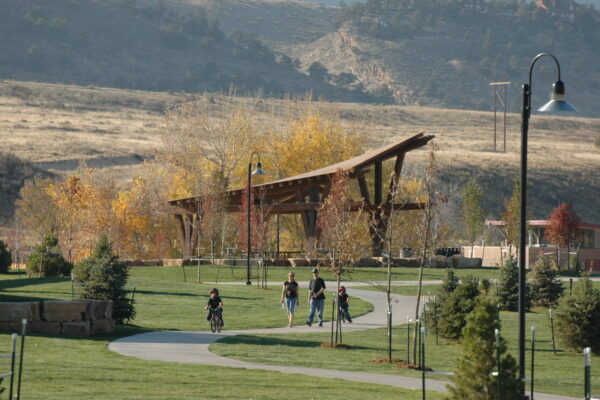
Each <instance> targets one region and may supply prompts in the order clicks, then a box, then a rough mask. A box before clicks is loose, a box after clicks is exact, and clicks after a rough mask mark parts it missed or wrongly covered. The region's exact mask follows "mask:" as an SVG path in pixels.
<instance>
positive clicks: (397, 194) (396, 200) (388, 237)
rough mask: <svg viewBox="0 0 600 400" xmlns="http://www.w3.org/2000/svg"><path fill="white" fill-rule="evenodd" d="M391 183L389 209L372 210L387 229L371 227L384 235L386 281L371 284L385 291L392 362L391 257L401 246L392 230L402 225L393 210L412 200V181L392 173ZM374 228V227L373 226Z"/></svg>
mask: <svg viewBox="0 0 600 400" xmlns="http://www.w3.org/2000/svg"><path fill="white" fill-rule="evenodd" d="M391 179H392V184H391V187H390V196H391V208H390V210H389V211H387V212H384V211H382V210H374V211H372V212H378V213H380V215H383V216H384V218H385V219H384V221H383V222H384V224H385V225H386V227H387V229H386V230H385V231H382V230H381V229H373V231H375V232H382V233H383V234H384V237H381V238H380V239H381V240H382V241H383V242H384V244H385V245H386V246H387V257H386V266H387V282H386V284H384V285H381V284H378V283H373V284H372V285H373V286H375V287H377V288H378V289H379V290H381V291H383V292H385V294H386V302H387V337H388V341H387V360H388V362H392V316H393V315H392V295H391V294H392V257H393V252H394V250H395V249H396V248H397V249H398V251H399V249H400V248H402V246H403V243H404V242H403V237H400V238H398V239H399V240H398V241H397V242H396V240H395V239H396V238H395V236H397V235H394V232H396V231H400V229H398V228H399V227H400V226H402V221H401V220H400V219H399V218H397V214H399V213H398V212H394V211H395V210H394V208H395V207H397V206H399V207H398V208H399V209H401V208H402V206H404V205H406V204H407V203H408V202H409V201H411V200H414V194H415V193H414V190H413V186H414V181H411V180H410V179H409V180H404V179H402V178H401V177H399V176H396V175H395V174H393V173H392V177H391ZM370 221H371V224H377V223H379V222H378V221H377V220H376V219H375V218H370ZM373 228H376V227H373Z"/></svg>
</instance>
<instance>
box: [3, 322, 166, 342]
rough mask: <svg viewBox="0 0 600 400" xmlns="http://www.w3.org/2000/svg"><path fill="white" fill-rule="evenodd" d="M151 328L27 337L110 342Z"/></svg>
mask: <svg viewBox="0 0 600 400" xmlns="http://www.w3.org/2000/svg"><path fill="white" fill-rule="evenodd" d="M153 331H154V330H153V329H147V328H144V327H141V326H137V325H117V327H116V329H115V331H114V332H113V333H107V334H103V335H95V336H63V335H49V334H47V333H37V332H30V333H27V337H39V338H47V339H64V340H86V341H89V342H107V343H110V342H112V341H114V340H117V339H120V338H123V337H127V336H132V335H137V334H140V333H147V332H153ZM5 332H9V331H0V333H5Z"/></svg>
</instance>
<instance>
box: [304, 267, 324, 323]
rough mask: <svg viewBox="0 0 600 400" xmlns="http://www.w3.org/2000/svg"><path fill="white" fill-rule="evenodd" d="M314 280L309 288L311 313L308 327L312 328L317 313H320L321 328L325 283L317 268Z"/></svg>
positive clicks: (313, 271)
mask: <svg viewBox="0 0 600 400" xmlns="http://www.w3.org/2000/svg"><path fill="white" fill-rule="evenodd" d="M312 274H313V279H312V280H311V281H310V284H309V286H308V304H309V305H310V313H309V314H308V320H307V321H306V325H308V326H311V325H312V322H313V318H314V317H315V312H317V311H318V318H319V326H323V309H324V307H325V294H323V292H324V291H325V281H324V280H323V279H322V278H320V277H319V270H318V269H317V268H315V269H313V270H312Z"/></svg>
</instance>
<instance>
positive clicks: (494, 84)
mask: <svg viewBox="0 0 600 400" xmlns="http://www.w3.org/2000/svg"><path fill="white" fill-rule="evenodd" d="M504 79H505V81H504V82H490V86H492V87H493V89H494V151H496V142H497V123H496V120H497V105H498V101H500V104H502V106H503V107H504V125H503V131H504V152H505V153H506V108H507V95H508V89H507V88H508V85H510V82H507V81H506V75H505V76H504ZM498 86H504V98H502V97H500V95H499V93H498Z"/></svg>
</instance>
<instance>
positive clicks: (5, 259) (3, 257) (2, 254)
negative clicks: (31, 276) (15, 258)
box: [0, 240, 12, 274]
mask: <svg viewBox="0 0 600 400" xmlns="http://www.w3.org/2000/svg"><path fill="white" fill-rule="evenodd" d="M10 264H12V255H11V254H10V251H9V250H8V246H6V243H4V242H3V241H2V240H0V274H5V273H7V272H8V268H9V267H10Z"/></svg>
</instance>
